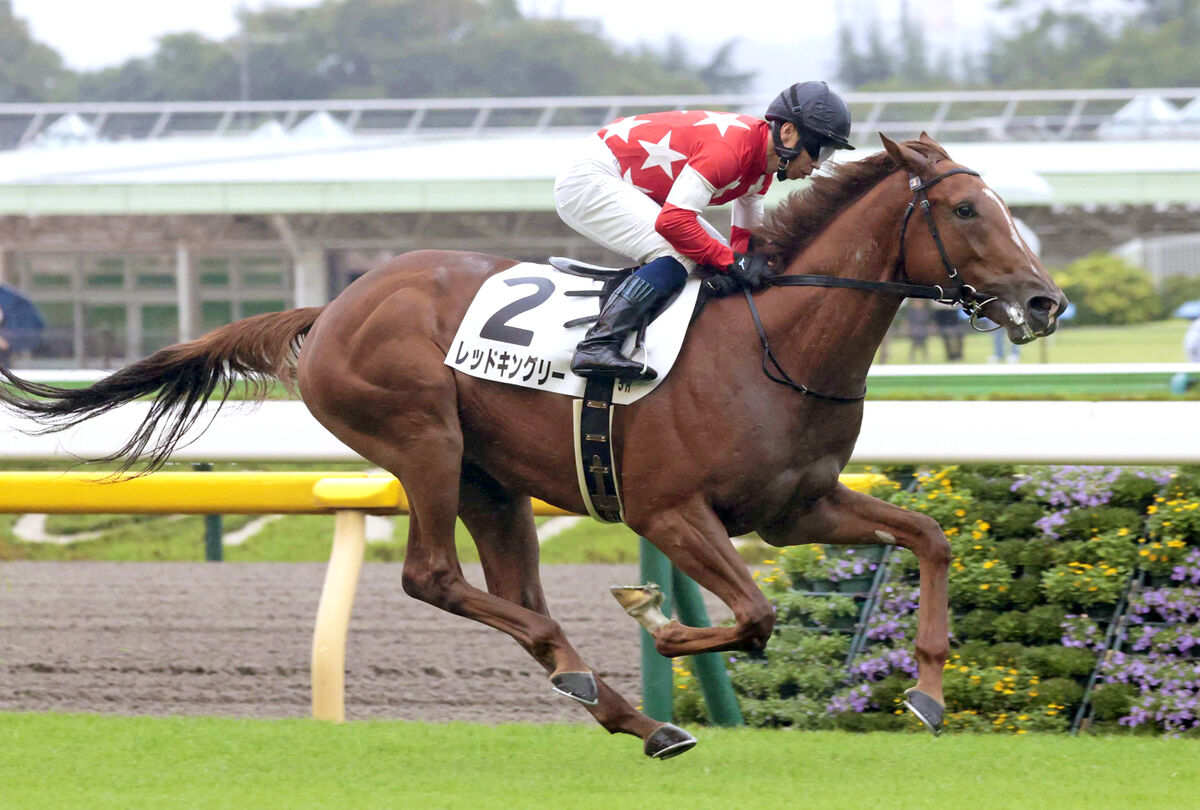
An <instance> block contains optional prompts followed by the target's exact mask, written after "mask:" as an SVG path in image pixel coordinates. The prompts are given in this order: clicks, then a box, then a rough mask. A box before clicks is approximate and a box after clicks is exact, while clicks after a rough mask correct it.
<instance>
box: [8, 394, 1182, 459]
mask: <svg viewBox="0 0 1200 810" xmlns="http://www.w3.org/2000/svg"><path fill="white" fill-rule="evenodd" d="M148 408H149V403H146V402H138V403H133V404H131V405H127V406H125V407H122V408H118V409H117V410H115V411H112V412H110V413H108V414H105V415H104V416H101V417H98V418H96V419H94V420H92V421H90V422H87V423H84V424H83V425H81V426H79V427H78V428H74V429H72V430H69V431H67V432H65V433H63V434H58V435H44V436H30V435H26V434H24V433H22V432H21V428H25V429H30V428H32V427H33V426H32V425H31V423H29V422H27V421H25V420H21V419H17V418H15V417H13V416H12V415H8V414H5V415H3V416H0V460H4V461H9V462H15V461H47V460H61V461H64V462H68V463H69V462H73V461H77V460H79V459H85V458H95V457H98V456H102V455H106V454H108V453H111V452H113V451H114V450H115V449H116V448H117V447H119V446H120V445H121V444H122V443H123V442H124V440H125V439H126V438H127V437H128V436H129V435H130V434H131V432H132V430H133V428H134V426H136V425H137V424H139V423H140V422H141V420H142V418H143V417H144V416H145V414H146V411H147V409H148ZM208 421H209V420H208V418H207V415H206V416H204V417H201V419H200V421H199V423H198V426H203V425H206V424H208ZM197 432H198V430H197V431H194V432H193V434H192V435H194V434H195V433H197ZM559 440H560V441H563V442H569V441H571V437H570V436H569V435H567V434H566V433H564V434H563V435H562V436H560V437H559ZM172 458H173V459H175V460H177V461H243V462H249V461H304V462H336V461H356V460H360V459H359V456H357V455H356V454H355V453H354V452H353V451H352V450H350V448H348V447H346V446H345V445H343V444H342V443H341V442H339V441H338V440H337V439H336V438H334V437H333V435H332V434H330V433H329V432H328V431H326V430H325V429H324V428H323V427H322V426H321V425H320V424H319V423H317V421H316V420H315V419H313V417H312V416H311V415H310V414H309V413H308V410H307V409H306V408H305V406H304V404H303V403H300V402H279V401H270V402H265V403H263V404H262V405H261V406H258V407H257V408H255V407H253V406H249V405H239V404H238V403H231V404H229V405H227V406H226V408H225V409H224V410H222V412H221V414H220V415H219V416H217V417H216V418H215V419H213V420H212V425H211V427H210V428H209V430H207V431H206V432H205V433H204V434H203V435H201V436H199V438H197V439H195V440H194V441H192V442H191V443H190V444H186V445H185V446H183V447H181V448H180V449H179V450H177V451H176V453H175V454H174V456H173V457H172ZM851 460H852V461H854V462H859V463H873V464H874V463H880V464H882V463H891V464H904V463H967V462H983V461H989V462H1011V463H1056V464H1057V463H1061V464H1183V463H1200V402H1006V401H990V402H956V401H946V402H908V401H882V402H870V401H868V402H867V403H866V405H865V412H864V417H863V427H862V433H861V434H860V436H859V440H858V445H857V447H856V449H855V452H854V456H853V458H852V459H851Z"/></svg>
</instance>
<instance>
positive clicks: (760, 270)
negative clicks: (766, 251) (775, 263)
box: [725, 253, 775, 290]
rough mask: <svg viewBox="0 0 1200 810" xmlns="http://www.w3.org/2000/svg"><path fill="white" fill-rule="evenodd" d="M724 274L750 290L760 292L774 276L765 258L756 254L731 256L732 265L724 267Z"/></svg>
mask: <svg viewBox="0 0 1200 810" xmlns="http://www.w3.org/2000/svg"><path fill="white" fill-rule="evenodd" d="M725 272H726V273H728V274H729V275H730V276H732V277H733V278H735V279H737V280H738V281H740V282H741V283H742V284H743V285H745V286H746V287H749V288H750V289H751V290H761V289H762V288H763V287H765V286H767V282H768V281H769V280H770V278H771V276H773V275H775V272H774V271H773V270H772V269H771V265H769V264H767V260H766V258H764V257H763V256H760V255H758V254H757V253H735V254H733V264H731V265H729V266H728V267H726V268H725Z"/></svg>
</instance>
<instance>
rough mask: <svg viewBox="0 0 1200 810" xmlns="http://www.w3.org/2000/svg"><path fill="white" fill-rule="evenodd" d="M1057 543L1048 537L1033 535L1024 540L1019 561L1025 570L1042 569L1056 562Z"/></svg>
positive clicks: (1034, 570) (1035, 570)
mask: <svg viewBox="0 0 1200 810" xmlns="http://www.w3.org/2000/svg"><path fill="white" fill-rule="evenodd" d="M1058 546H1059V543H1058V542H1057V541H1055V540H1052V539H1051V538H1049V537H1035V538H1032V539H1030V540H1026V541H1025V545H1024V547H1023V548H1022V549H1021V557H1020V563H1021V566H1022V567H1024V569H1025V570H1026V572H1037V571H1042V570H1044V569H1046V568H1049V567H1050V566H1052V565H1054V563H1056V562H1058V555H1057V550H1058Z"/></svg>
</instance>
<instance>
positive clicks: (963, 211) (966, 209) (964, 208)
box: [954, 203, 975, 219]
mask: <svg viewBox="0 0 1200 810" xmlns="http://www.w3.org/2000/svg"><path fill="white" fill-rule="evenodd" d="M954 213H956V214H958V216H960V217H961V218H963V219H970V218H971V217H973V216H975V206H973V205H971V204H970V203H959V205H958V207H957V208H955V209H954Z"/></svg>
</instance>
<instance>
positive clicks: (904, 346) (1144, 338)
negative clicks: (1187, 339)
mask: <svg viewBox="0 0 1200 810" xmlns="http://www.w3.org/2000/svg"><path fill="white" fill-rule="evenodd" d="M902 327H903V324H901V323H899V322H897V324H896V325H895V326H893V327H892V334H893V337H892V338H890V339H889V340H888V346H887V362H888V363H895V364H902V363H910V362H913V363H917V364H924V363H944V362H946V352H945V349H944V348H943V344H942V340H941V338H939V337H938V336H937V335H930V337H929V339H928V341H927V343H926V345H927V346H928V347H929V358H928V359H926V360H910V359H909V349H910V345H911V341H910V340H909V339H908V338H906V337H901V336H900V335H901V333H902V331H903V329H902ZM967 328H968V329H969V327H967ZM1187 328H1188V322H1187V321H1184V320H1180V319H1178V318H1175V319H1171V320H1165V321H1152V322H1150V323H1142V324H1137V325H1134V326H1071V325H1070V324H1069V323H1068V324H1067V325H1065V326H1062V327H1060V328H1059V330H1058V332H1056V333H1055V334H1053V335H1051V336H1050V337H1049V338H1045V339H1042V340H1037V341H1034V342H1033V343H1030V344H1028V345H1026V346H1023V347H1021V362H1022V363H1182V362H1184V361H1185V360H1186V358H1185V357H1184V354H1183V335H1184V332H1186V331H1187ZM963 349H964V351H963V354H964V357H963V362H964V363H986V362H988V358H989V357H990V356H991V354H992V336H991V335H990V334H989V335H985V334H980V333H976V332H973V331H968V333H967V337H966V340H965V341H964V344H963ZM876 362H879V359H878V357H877V358H876Z"/></svg>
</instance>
